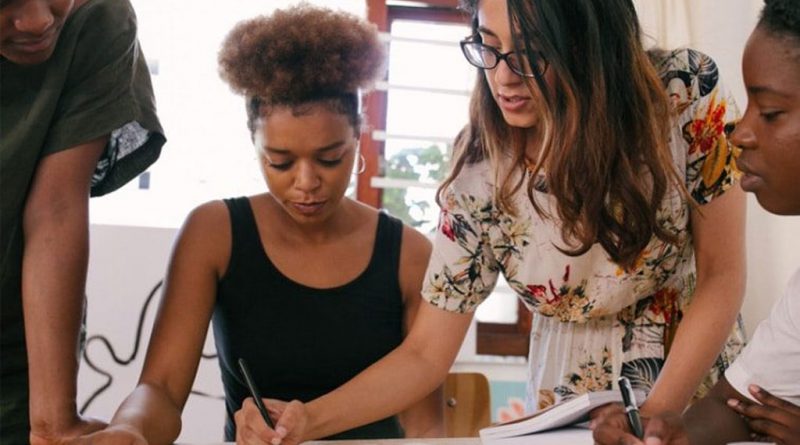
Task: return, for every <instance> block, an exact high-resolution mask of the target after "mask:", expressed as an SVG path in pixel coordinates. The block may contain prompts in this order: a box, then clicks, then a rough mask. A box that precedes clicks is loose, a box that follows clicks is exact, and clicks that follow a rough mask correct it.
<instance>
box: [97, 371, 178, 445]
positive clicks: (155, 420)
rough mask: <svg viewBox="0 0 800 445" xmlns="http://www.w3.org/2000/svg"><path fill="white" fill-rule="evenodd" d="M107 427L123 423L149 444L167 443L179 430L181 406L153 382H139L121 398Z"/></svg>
mask: <svg viewBox="0 0 800 445" xmlns="http://www.w3.org/2000/svg"><path fill="white" fill-rule="evenodd" d="M109 427H117V428H119V427H123V428H126V429H130V430H133V431H135V432H136V433H138V434H140V435H141V436H143V437H144V438H145V439H146V440H147V443H149V444H150V445H159V444H171V443H173V442H174V441H175V439H177V437H178V434H180V431H181V407H179V406H178V405H177V404H176V403H175V402H174V401H173V400H172V399H171V398H170V397H169V396H168V395H167V393H166V391H164V390H163V389H162V388H160V387H158V386H156V385H150V384H147V383H139V385H138V386H137V387H136V389H134V390H133V392H132V393H131V394H130V395H129V396H128V397H127V398H126V399H125V401H124V402H122V405H120V407H119V409H117V412H116V413H115V414H114V418H113V419H111V422H110V423H109Z"/></svg>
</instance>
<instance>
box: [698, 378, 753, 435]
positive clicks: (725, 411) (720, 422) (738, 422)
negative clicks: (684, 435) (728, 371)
mask: <svg viewBox="0 0 800 445" xmlns="http://www.w3.org/2000/svg"><path fill="white" fill-rule="evenodd" d="M728 399H738V400H747V398H746V397H745V396H744V395H742V394H739V392H737V391H736V390H735V389H733V387H732V386H731V385H730V383H728V381H727V380H726V379H725V377H722V378H721V379H720V380H719V381H718V382H717V384H716V385H714V387H713V388H712V389H711V391H710V392H709V393H708V395H707V396H706V397H704V398H702V399H701V400H698V401H697V403H695V404H693V405H692V406H691V407H689V409H688V410H687V411H686V413H684V415H683V419H684V421H685V422H686V430H687V432H688V434H689V438H690V439H691V443H692V444H708V445H715V444H721V445H723V444H726V443H728V442H736V441H747V440H750V429H749V428H748V427H747V424H746V423H745V421H744V418H742V417H741V416H740V415H739V414H737V413H736V412H735V411H734V410H732V409H731V408H730V407H729V406H728V405H727V402H728Z"/></svg>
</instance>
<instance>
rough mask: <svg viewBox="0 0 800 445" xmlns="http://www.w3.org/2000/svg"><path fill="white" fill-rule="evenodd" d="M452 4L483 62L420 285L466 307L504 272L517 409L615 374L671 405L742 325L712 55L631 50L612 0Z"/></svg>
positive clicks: (734, 203)
mask: <svg viewBox="0 0 800 445" xmlns="http://www.w3.org/2000/svg"><path fill="white" fill-rule="evenodd" d="M468 3H469V5H467V6H468V8H469V9H470V10H471V11H472V12H473V24H474V28H473V31H474V34H473V35H472V36H471V37H469V38H468V39H466V40H465V41H464V42H462V49H463V50H464V54H465V56H466V57H467V60H468V61H470V63H472V64H473V65H475V66H477V67H478V68H480V69H481V70H482V71H483V74H484V75H483V76H479V79H478V85H477V87H476V90H475V93H474V95H473V98H472V106H471V122H470V126H469V127H467V129H466V130H465V132H464V133H463V134H462V135H461V137H460V138H459V144H458V145H457V147H456V150H457V151H456V153H455V156H454V169H453V171H452V172H451V174H450V176H449V178H447V180H446V181H445V183H444V184H443V186H442V187H441V189H440V200H441V205H442V214H441V220H440V226H439V233H438V237H437V239H436V241H435V244H434V252H433V257H432V259H431V263H430V264H429V267H428V274H427V281H426V283H425V286H424V288H423V297H424V298H425V299H426V300H428V301H429V302H430V303H432V304H434V305H436V306H438V307H440V308H444V309H446V310H449V311H454V312H471V311H473V310H474V309H475V308H476V306H478V305H479V304H480V303H481V302H482V301H483V300H484V299H485V298H486V297H487V296H488V295H489V293H490V292H491V291H492V289H493V288H494V286H495V283H496V281H497V278H498V276H499V275H500V274H502V275H503V276H504V277H505V279H506V281H507V282H508V283H509V285H510V286H511V288H512V289H513V290H514V291H515V292H516V293H517V294H518V295H519V297H520V298H521V299H522V301H523V302H524V303H525V305H526V306H527V307H528V308H529V309H530V310H531V311H533V321H532V329H531V336H530V354H529V371H530V375H529V384H528V393H527V398H526V400H527V404H528V406H527V409H528V410H530V411H534V410H536V409H541V408H544V407H546V406H548V405H550V404H552V403H554V402H557V401H558V400H560V399H562V398H566V397H571V396H574V395H575V394H580V393H585V392H588V391H597V390H604V389H612V388H613V387H615V382H616V379H617V378H618V377H619V376H620V375H624V376H627V377H629V378H630V379H631V381H632V382H633V384H634V385H635V386H638V387H640V388H642V389H643V390H645V391H646V392H649V393H650V395H649V397H648V399H647V402H646V403H645V405H644V408H643V411H644V412H645V413H652V412H653V411H654V410H655V411H661V410H664V409H670V410H678V411H680V410H682V409H683V408H685V406H686V405H687V403H688V402H689V401H690V399H691V397H692V395H693V394H695V391H696V390H697V389H698V387H700V388H701V391H702V390H703V389H705V388H708V387H709V385H710V384H712V383H713V382H714V381H715V380H716V378H717V377H718V375H719V374H720V373H721V372H722V371H724V369H725V368H726V367H727V365H728V363H729V362H730V361H731V359H732V358H733V357H734V356H735V355H736V354H737V353H738V350H739V349H740V348H741V346H742V339H743V336H742V335H741V329H740V327H739V325H738V324H736V325H735V328H734V323H735V321H736V319H737V313H738V310H739V307H740V303H741V299H742V295H743V290H744V260H743V257H744V247H743V228H744V226H743V219H744V201H743V198H742V192H741V191H740V190H738V189H735V188H732V185H733V184H734V181H735V178H736V175H735V173H736V170H735V166H734V156H733V150H732V146H731V145H730V143H729V142H728V140H727V137H726V132H725V129H726V126H728V125H729V124H731V123H732V122H734V121H735V120H736V119H737V112H738V111H737V109H736V106H735V104H734V102H733V100H732V97H731V96H730V94H729V92H728V91H727V90H726V89H725V88H724V86H723V85H722V84H721V82H720V75H719V72H718V70H717V66H716V64H715V63H714V61H713V60H711V59H710V58H709V57H708V56H706V55H704V54H701V53H699V52H697V51H693V50H687V49H684V50H678V51H673V52H666V51H652V52H650V53H649V54H648V53H646V52H645V51H644V50H643V49H642V47H641V45H640V43H639V42H640V40H639V37H640V35H639V30H638V24H637V22H636V15H635V12H634V10H633V5H632V4H631V2H630V1H628V0H614V1H611V2H603V5H602V8H601V7H600V6H599V3H597V5H595V6H596V7H597V8H598V9H597V10H596V11H594V12H590V11H581V10H580V9H581V8H582V6H579V5H577V4H573V3H595V2H566V3H564V2H558V1H533V2H531V1H527V2H522V1H512V0H508V3H507V4H506V2H505V1H492V2H490V1H485V0H484V1H471V2H468ZM567 4H570V5H569V6H567ZM604 8H605V10H601V9H604ZM542 11H548V15H544V14H545V13H544V12H542ZM569 14H573V16H572V17H573V19H570V18H568V17H569ZM581 14H583V16H582V17H580V18H579V19H575V18H574V17H579V16H580V15H581ZM509 17H510V18H511V23H513V24H514V26H513V28H514V29H515V30H516V32H512V31H511V30H510V29H509V28H510V27H509ZM570 20H574V21H570ZM542 22H545V23H547V24H548V25H551V26H550V27H547V26H536V24H538V23H542ZM578 22H581V23H584V26H585V27H586V28H587V32H586V33H580V34H571V35H560V34H558V32H557V31H556V30H558V29H564V30H566V29H574V28H575V25H576V24H577V23H578ZM604 26H609V27H617V29H620V30H623V31H622V32H618V33H616V34H613V35H612V34H611V33H609V32H606V31H605V30H604V28H603V27H604ZM515 39H516V40H515ZM515 42H516V45H515ZM614 48H617V49H616V50H615V49H614ZM565 49H567V52H568V54H564V52H563V51H564V50H565ZM508 51H515V52H511V53H508ZM604 66H605V67H607V68H605V69H604ZM664 87H666V94H665V93H664ZM729 334H730V335H729ZM668 349H669V352H670V354H669V355H667V350H668ZM720 350H721V351H722V353H721V354H720ZM709 370H710V371H709Z"/></svg>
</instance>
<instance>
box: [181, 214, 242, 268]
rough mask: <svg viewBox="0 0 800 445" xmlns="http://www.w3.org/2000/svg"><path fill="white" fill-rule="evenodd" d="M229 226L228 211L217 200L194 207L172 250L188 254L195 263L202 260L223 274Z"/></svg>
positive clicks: (227, 252) (229, 244)
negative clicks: (193, 257) (196, 260)
mask: <svg viewBox="0 0 800 445" xmlns="http://www.w3.org/2000/svg"><path fill="white" fill-rule="evenodd" d="M231 239H232V238H231V222H230V216H229V213H228V208H227V206H226V205H225V203H224V202H223V201H221V200H217V201H210V202H207V203H205V204H201V205H200V206H198V207H195V208H194V209H193V210H192V211H191V212H190V213H189V215H188V216H187V217H186V220H185V221H184V223H183V226H182V227H181V230H180V233H179V235H178V242H177V244H176V250H182V251H189V252H191V255H193V256H195V255H196V257H195V259H204V260H207V261H209V262H210V263H212V264H213V265H214V266H219V267H217V268H218V270H220V271H222V270H224V266H225V265H226V264H227V259H228V256H230V249H231Z"/></svg>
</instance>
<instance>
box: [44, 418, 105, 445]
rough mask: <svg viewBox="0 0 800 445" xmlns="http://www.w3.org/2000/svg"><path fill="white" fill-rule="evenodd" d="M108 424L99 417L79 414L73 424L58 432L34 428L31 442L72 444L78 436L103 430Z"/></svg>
mask: <svg viewBox="0 0 800 445" xmlns="http://www.w3.org/2000/svg"><path fill="white" fill-rule="evenodd" d="M106 425H107V424H106V423H105V422H103V421H102V420H99V419H94V418H91V417H80V416H78V417H76V420H75V422H74V423H73V424H72V425H70V426H69V427H67V428H65V429H63V430H61V431H58V432H53V431H37V430H36V429H32V430H31V433H30V442H31V445H61V444H72V443H74V441H75V439H76V438H77V437H79V436H82V435H84V434H91V433H93V432H95V431H99V430H102V429H103V428H105V427H106Z"/></svg>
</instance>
